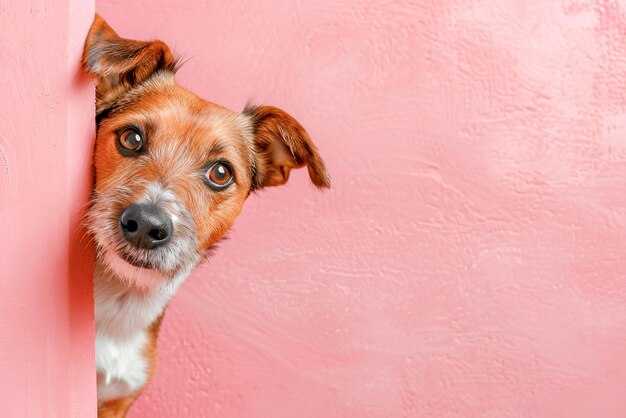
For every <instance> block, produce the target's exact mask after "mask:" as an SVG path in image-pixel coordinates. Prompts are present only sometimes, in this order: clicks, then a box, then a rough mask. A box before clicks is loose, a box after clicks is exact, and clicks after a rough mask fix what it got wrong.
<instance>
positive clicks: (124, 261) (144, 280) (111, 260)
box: [103, 250, 173, 289]
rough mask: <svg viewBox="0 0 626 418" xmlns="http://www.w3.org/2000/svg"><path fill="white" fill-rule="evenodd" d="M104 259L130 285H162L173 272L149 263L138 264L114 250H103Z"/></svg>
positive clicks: (119, 277)
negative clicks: (159, 268) (161, 269)
mask: <svg viewBox="0 0 626 418" xmlns="http://www.w3.org/2000/svg"><path fill="white" fill-rule="evenodd" d="M103 261H104V264H105V265H106V267H108V268H109V269H110V270H111V271H112V272H113V273H114V274H115V276H117V277H118V279H119V280H120V281H121V282H122V283H124V284H127V285H129V286H132V287H138V288H144V289H149V288H153V287H155V286H160V285H162V284H164V283H167V281H168V280H169V279H170V278H171V277H172V275H173V274H171V273H166V272H162V271H160V270H158V269H156V268H154V267H152V266H150V265H149V264H147V263H146V264H142V265H138V264H136V263H134V262H131V261H130V259H129V258H126V257H124V256H122V255H120V254H118V253H117V252H116V251H114V250H104V251H103Z"/></svg>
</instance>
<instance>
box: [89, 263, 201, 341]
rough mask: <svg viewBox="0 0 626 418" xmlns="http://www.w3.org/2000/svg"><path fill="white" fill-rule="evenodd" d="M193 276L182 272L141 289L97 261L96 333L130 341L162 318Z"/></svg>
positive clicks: (95, 291)
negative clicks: (181, 288) (175, 295)
mask: <svg viewBox="0 0 626 418" xmlns="http://www.w3.org/2000/svg"><path fill="white" fill-rule="evenodd" d="M189 273H190V271H184V272H182V273H179V274H177V275H176V276H174V277H173V278H172V279H170V280H169V281H168V282H167V283H164V284H161V285H157V286H155V287H151V288H138V287H133V286H130V285H129V284H128V283H127V281H126V280H124V279H122V278H120V277H116V276H115V274H114V273H112V272H111V271H110V269H107V268H106V267H105V266H104V265H103V264H102V262H100V261H97V262H96V264H95V266H94V299H95V322H96V332H97V333H99V334H105V335H107V336H108V337H110V338H116V339H126V338H129V337H132V336H133V335H135V334H136V333H137V332H141V331H143V330H145V329H147V328H148V327H149V326H150V325H151V324H152V323H153V322H154V321H155V320H156V319H157V318H158V317H159V316H161V314H162V313H163V311H164V310H165V308H166V307H167V305H168V303H169V302H170V300H171V299H172V296H174V294H175V293H176V291H177V290H178V288H179V287H180V285H181V284H182V283H183V282H184V281H185V279H186V278H187V277H188V276H189Z"/></svg>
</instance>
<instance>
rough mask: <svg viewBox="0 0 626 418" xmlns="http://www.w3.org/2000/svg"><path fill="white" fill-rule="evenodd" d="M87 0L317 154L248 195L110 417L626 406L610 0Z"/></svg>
mask: <svg viewBox="0 0 626 418" xmlns="http://www.w3.org/2000/svg"><path fill="white" fill-rule="evenodd" d="M98 8H99V11H100V12H101V13H102V14H103V15H104V16H105V17H106V18H107V19H109V21H110V23H111V24H112V25H113V26H114V27H115V28H117V29H118V30H119V31H120V32H121V33H122V34H124V35H128V36H132V37H137V38H146V37H160V38H163V39H164V40H165V41H167V42H169V43H170V44H171V45H173V46H174V47H175V49H176V50H177V51H178V52H179V53H181V54H182V55H183V57H187V58H190V59H189V61H188V63H187V64H186V65H185V66H184V67H183V68H182V70H181V71H180V73H179V74H180V75H179V80H180V81H181V82H182V83H183V84H184V85H186V86H188V87H189V88H191V89H192V90H194V91H196V92H197V93H199V94H201V95H203V96H205V97H207V98H209V99H211V100H213V101H215V102H218V103H221V104H224V105H227V106H230V107H232V108H235V109H241V108H242V107H243V104H244V102H245V101H246V99H247V98H249V97H253V98H255V99H256V101H258V102H262V103H270V104H275V105H278V106H281V107H284V108H285V109H287V110H288V111H290V112H291V113H292V114H293V115H295V116H296V117H297V118H299V120H300V121H301V122H302V123H303V124H304V125H305V126H306V127H307V128H308V129H309V131H310V133H311V135H312V137H313V138H314V140H315V141H316V142H317V144H318V145H319V147H320V149H321V151H322V153H323V155H324V156H325V158H326V160H327V162H328V165H329V168H330V170H331V172H332V175H333V178H334V183H333V189H332V190H331V191H330V192H328V193H324V194H319V193H317V192H316V191H315V190H314V189H313V188H312V187H310V186H309V185H308V184H307V179H306V175H305V173H298V174H297V175H295V176H293V178H292V181H291V182H290V184H289V185H288V186H287V187H285V188H282V189H276V190H271V191H270V190H268V191H265V192H262V193H260V194H259V195H258V196H254V197H252V198H251V199H250V200H249V202H248V204H247V207H246V209H245V210H244V213H243V215H242V217H241V218H240V219H239V221H238V223H237V225H236V227H235V230H234V231H233V232H232V233H231V234H230V238H231V239H230V240H228V241H226V242H224V243H223V244H222V245H221V249H220V250H219V251H218V252H217V254H216V255H215V256H214V258H213V259H212V260H211V262H210V263H209V264H207V265H205V266H204V267H203V268H201V269H200V270H199V271H198V272H197V273H196V274H195V275H194V276H193V277H192V278H191V279H190V281H189V282H188V283H187V285H185V287H184V288H183V289H182V291H181V292H180V294H179V295H178V296H177V297H176V299H175V300H174V302H173V303H172V305H171V307H170V308H169V310H168V312H167V314H166V320H165V324H164V327H163V333H162V335H161V339H160V347H161V362H160V369H159V372H158V374H157V377H156V379H155V381H154V382H153V384H152V386H151V387H150V389H149V390H148V391H147V394H146V395H145V396H144V397H142V398H141V400H140V401H139V402H138V405H137V407H136V408H135V409H134V411H133V413H132V414H131V416H132V417H135V418H137V417H157V416H158V417H174V416H179V417H217V416H221V417H264V418H271V417H325V418H332V417H381V418H383V417H384V418H390V417H408V416H411V417H438V418H444V417H499V418H500V417H546V418H548V417H549V418H554V417H567V418H572V417H581V418H582V417H591V416H593V417H603V418H608V417H615V418H618V417H619V418H623V417H625V416H626V396H625V393H624V390H625V388H626V362H625V360H624V358H625V357H626V257H625V252H626V233H625V231H626V197H625V191H626V138H625V134H626V113H625V112H626V2H624V1H620V2H613V1H611V2H609V1H584V0H564V1H555V0H550V1H528V0H518V1H512V0H506V1H505V0H502V1H478V0H462V1H461V0H459V1H452V0H446V1H402V0H399V1H388V2H379V1H365V0H353V1H342V2H338V1H330V0H302V1H278V0H275V1H263V2H258V1H253V0H246V1H243V0H238V1H201V0H195V1H184V2H183V1H177V2H173V1H169V0H143V1H133V2H126V1H121V0H116V1H105V0H102V1H100V2H99V4H98Z"/></svg>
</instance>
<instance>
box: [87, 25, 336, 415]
mask: <svg viewBox="0 0 626 418" xmlns="http://www.w3.org/2000/svg"><path fill="white" fill-rule="evenodd" d="M83 64H84V68H85V70H86V71H87V72H89V73H92V74H95V75H96V76H97V87H96V124H97V138H96V149H95V157H94V161H95V167H96V184H95V190H94V194H93V201H92V204H91V207H90V209H89V213H88V227H89V230H90V232H91V233H92V235H93V237H94V239H95V243H96V264H95V271H94V292H95V320H96V366H97V376H98V416H99V417H101V418H102V417H123V416H125V415H126V412H127V410H128V408H129V407H130V406H131V404H132V403H133V402H134V401H135V399H136V398H137V397H138V396H139V394H140V393H141V391H142V390H143V389H144V388H145V386H146V384H147V383H148V382H149V380H150V379H151V377H152V376H153V374H154V372H155V365H156V358H157V348H156V338H157V334H158V331H159V326H160V323H161V318H162V316H163V312H164V310H165V308H166V306H167V304H168V303H169V301H170V299H171V298H172V296H173V295H174V293H175V292H176V291H177V289H178V288H179V287H180V285H181V284H182V283H183V282H184V281H185V279H186V278H187V276H188V275H189V274H190V273H191V272H192V271H193V269H194V268H195V267H196V266H197V265H198V264H199V263H200V262H201V261H202V260H203V258H204V257H205V256H206V254H207V251H208V250H209V249H210V248H211V247H212V246H213V245H214V244H215V242H216V241H218V240H219V239H220V238H221V237H222V236H223V235H224V234H225V233H226V231H228V229H229V228H230V227H231V226H232V224H233V222H234V221H235V218H236V217H237V215H238V214H239V212H240V211H241V207H242V205H243V203H244V202H245V200H246V198H247V197H248V195H249V194H250V192H251V191H254V190H259V189H262V188H264V187H267V186H278V185H281V184H284V183H285V182H286V181H287V179H288V178H289V172H290V170H291V169H294V168H300V167H303V166H306V167H307V169H308V172H309V176H310V178H311V181H312V182H313V184H315V185H316V186H317V187H319V188H328V187H330V178H329V175H328V172H327V171H326V167H325V166H324V162H323V161H322V159H321V157H320V155H319V153H318V151H317V148H316V147H315V145H313V143H312V142H311V139H310V138H309V136H308V134H307V133H306V131H305V130H304V128H303V127H302V126H301V125H300V124H299V123H298V122H297V121H296V120H295V119H294V118H293V117H291V116H289V115H288V114H287V113H285V112H284V111H282V110H280V109H277V108H275V107H270V106H260V107H254V106H247V107H246V108H245V109H244V110H243V111H242V112H240V113H238V112H234V111H232V110H229V109H226V108H224V107H222V106H219V105H216V104H213V103H210V102H208V101H206V100H203V99H201V98H200V97H198V96H196V95H195V94H193V93H191V92H189V91H187V90H185V89H184V88H183V87H181V86H180V85H178V84H177V83H176V81H175V79H174V74H175V72H176V60H175V59H174V58H173V56H172V54H171V52H170V50H169V48H168V47H167V45H165V44H164V43H163V42H161V41H150V42H141V41H134V40H129V39H124V38H121V37H119V36H118V35H117V34H116V33H115V31H113V29H111V27H110V26H109V25H108V24H107V23H106V22H105V21H104V20H103V19H102V18H101V17H99V16H96V18H95V20H94V22H93V25H92V27H91V29H90V31H89V34H88V36H87V40H86V42H85V51H84V56H83Z"/></svg>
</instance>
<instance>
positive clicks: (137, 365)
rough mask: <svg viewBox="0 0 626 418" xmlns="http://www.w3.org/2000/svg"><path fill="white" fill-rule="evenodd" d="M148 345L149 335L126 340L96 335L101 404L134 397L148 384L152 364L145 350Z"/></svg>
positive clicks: (144, 333)
mask: <svg viewBox="0 0 626 418" xmlns="http://www.w3.org/2000/svg"><path fill="white" fill-rule="evenodd" d="M147 341H148V336H147V335H146V332H145V331H139V332H137V333H135V334H134V335H131V336H129V337H126V338H122V339H117V338H112V337H110V336H108V335H106V334H103V333H101V332H98V331H96V370H97V373H98V401H99V402H103V401H107V400H110V399H115V398H119V397H122V396H127V395H130V394H132V393H133V392H135V391H136V390H138V389H140V388H141V387H143V386H144V385H145V384H146V380H147V378H148V362H147V360H146V359H145V358H144V357H143V350H144V348H145V346H146V343H147Z"/></svg>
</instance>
